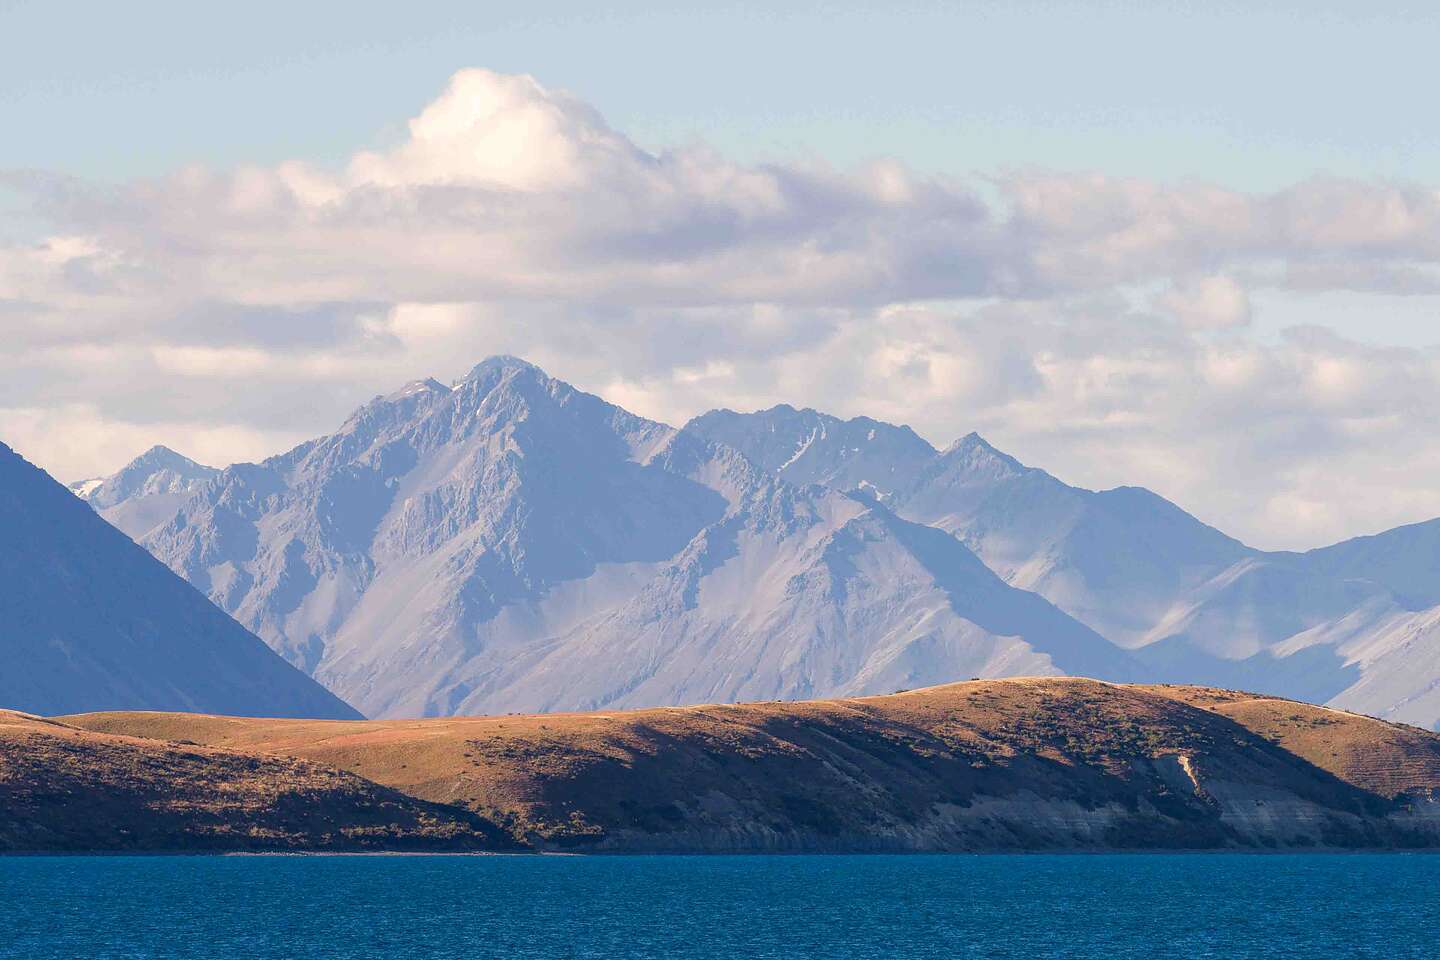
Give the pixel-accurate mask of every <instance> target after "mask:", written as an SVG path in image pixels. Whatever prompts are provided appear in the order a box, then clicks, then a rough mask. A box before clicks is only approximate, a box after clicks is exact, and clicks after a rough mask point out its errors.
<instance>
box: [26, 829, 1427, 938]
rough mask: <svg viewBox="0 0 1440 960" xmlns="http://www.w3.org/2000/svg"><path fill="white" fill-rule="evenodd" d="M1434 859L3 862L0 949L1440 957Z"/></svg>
mask: <svg viewBox="0 0 1440 960" xmlns="http://www.w3.org/2000/svg"><path fill="white" fill-rule="evenodd" d="M1437 950H1440V856H1431V855H1395V854H1374V855H1369V854H1353V855H1294V856H1292V855H1224V854H1220V855H1208V854H1184V855H1094V856H1087V855H1079V856H1042V855H1021V856H775V857H760V856H754V857H718V856H710V857H639V856H631V857H551V856H547V857H539V856H520V857H429V856H424V857H405V856H395V857H13V858H0V956H3V957H5V958H7V960H8V958H11V957H15V958H25V960H45V958H65V960H72V958H86V960H98V958H111V957H113V958H122V957H123V958H126V960H150V958H172V957H184V958H207V960H209V958H213V960H222V958H223V960H229V958H244V960H250V958H255V960H260V958H264V960H272V958H273V960H301V958H312V957H314V958H320V957H324V958H340V960H344V958H358V957H367V958H368V957H385V958H397V960H409V958H427V960H430V958H472V957H474V958H482V957H483V958H489V957H495V958H506V960H528V958H545V960H558V958H612V957H613V958H650V957H654V958H665V960H687V958H699V957H726V958H770V957H775V958H780V957H785V958H802V960H808V958H816V960H819V958H877V960H879V958H884V960H892V958H908V957H916V958H930V957H935V958H942V957H943V958H957V957H975V958H1017V960H1018V958H1026V960H1030V958H1042V957H1043V958H1051V957H1055V958H1074V960H1088V958H1096V960H1123V958H1131V957H1134V958H1151V960H1153V958H1156V957H1184V958H1187V960H1195V958H1208V957H1213V958H1217V960H1220V958H1223V960H1236V958H1244V957H1257V958H1258V957H1266V958H1269V957H1281V958H1285V960H1305V958H1317V960H1318V958H1325V960H1333V958H1337V957H1346V958H1359V957H1376V958H1381V957H1383V958H1386V960H1397V958H1408V957H1415V958H1420V957H1426V958H1429V957H1435V956H1437Z"/></svg>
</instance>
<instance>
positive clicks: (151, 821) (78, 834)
mask: <svg viewBox="0 0 1440 960" xmlns="http://www.w3.org/2000/svg"><path fill="white" fill-rule="evenodd" d="M508 845H509V844H508V841H507V838H505V837H504V836H503V835H501V834H500V833H499V832H498V831H496V830H495V828H494V827H493V826H491V825H490V824H487V823H486V822H485V821H483V820H482V819H480V818H478V817H475V816H473V815H470V814H468V813H466V812H465V811H462V810H459V809H456V808H454V807H441V806H438V805H436V804H430V803H425V802H424V801H421V800H416V799H415V798H413V797H408V796H406V795H404V794H403V793H400V792H399V791H397V790H394V789H391V788H389V787H382V786H380V785H378V784H375V783H372V782H370V781H369V780H365V779H363V778H361V777H357V776H355V775H354V774H350V773H345V772H342V771H339V770H331V769H327V768H325V767H322V766H320V765H318V764H315V763H312V762H309V761H305V760H295V759H290V758H286V757H273V756H263V757H261V756H253V755H250V754H243V753H234V752H230V751H226V750H217V749H214V748H212V747H204V746H199V745H196V744H184V743H171V742H163V741H156V740H148V739H136V738H133V737H124V736H116V735H112V734H103V733H93V732H90V731H86V730H80V729H77V728H75V727H71V726H67V725H65V724H63V723H57V722H56V721H53V720H45V719H42V718H40V717H36V716H32V715H30V714H24V713H15V712H13V711H9V710H0V853H3V852H5V851H35V850H50V851H85V850H113V851H145V850H192V851H221V850H257V851H260V850H271V851H274V850H411V849H413V850H432V849H445V850H454V849H494V848H500V849H504V848H505V847H506V846H508Z"/></svg>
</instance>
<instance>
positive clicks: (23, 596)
mask: <svg viewBox="0 0 1440 960" xmlns="http://www.w3.org/2000/svg"><path fill="white" fill-rule="evenodd" d="M0 584H3V586H0V659H3V662H4V668H3V669H0V705H3V706H4V707H7V708H14V709H21V710H27V711H32V712H45V713H63V712H66V711H74V710H97V709H152V710H197V711H210V712H225V713H236V714H242V715H249V716H276V715H280V716H311V717H337V718H347V717H358V716H359V714H357V713H356V712H355V711H354V710H352V709H351V708H350V707H348V706H347V705H346V704H344V703H343V702H341V701H340V700H339V699H337V698H336V697H335V696H334V695H333V694H331V693H330V692H329V691H327V690H326V689H325V688H323V687H322V686H320V685H319V684H318V683H316V682H315V681H314V680H311V679H310V678H309V677H307V676H305V675H304V674H302V673H301V672H299V671H298V670H296V669H295V668H293V667H292V666H290V665H289V664H288V663H286V662H285V661H284V660H282V659H281V658H280V657H277V656H276V655H275V654H274V652H272V651H271V650H270V649H269V648H267V647H266V646H265V644H264V643H262V642H261V641H260V640H259V639H257V638H256V637H255V636H254V635H253V634H251V633H249V632H248V631H246V630H245V629H244V628H243V627H241V626H240V625H239V624H238V623H236V622H235V621H234V620H232V619H230V617H228V616H226V615H225V614H224V612H222V611H220V610H218V609H216V608H215V606H214V604H212V603H210V602H209V601H208V600H206V599H205V598H204V597H203V596H201V595H200V594H199V593H197V592H196V591H195V589H194V588H193V587H191V586H190V585H189V584H187V583H186V582H185V581H184V580H182V579H180V578H179V577H177V576H176V575H175V574H174V573H172V572H171V571H170V570H167V569H166V568H165V566H164V564H162V563H160V562H158V561H157V560H156V559H155V558H154V557H152V556H151V555H150V554H148V553H146V552H145V551H144V550H143V549H141V548H140V547H138V546H136V545H135V543H134V542H132V541H131V540H130V539H129V538H128V537H126V536H125V535H124V534H123V533H121V532H119V531H118V530H116V529H115V528H114V527H112V526H110V524H108V523H106V522H105V521H104V520H102V519H101V518H100V517H98V516H97V515H96V514H95V512H94V511H93V510H91V509H90V507H88V506H86V505H85V504H84V503H83V502H81V501H80V500H78V499H76V498H75V497H74V496H73V495H71V494H70V493H69V492H68V491H67V490H66V489H65V488H64V487H62V486H61V485H60V484H58V483H56V482H55V481H54V480H52V479H51V478H50V477H49V476H48V475H47V474H46V473H45V472H44V471H42V470H40V469H39V468H37V467H35V466H33V465H31V464H30V463H27V462H26V461H25V460H24V459H22V458H21V457H20V456H19V455H18V454H16V453H15V452H14V451H13V450H11V449H10V448H9V447H7V446H5V445H4V444H0Z"/></svg>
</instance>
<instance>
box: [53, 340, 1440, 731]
mask: <svg viewBox="0 0 1440 960" xmlns="http://www.w3.org/2000/svg"><path fill="white" fill-rule="evenodd" d="M75 492H76V493H77V494H78V495H80V496H82V497H83V498H85V499H86V500H88V501H89V502H90V503H91V504H92V506H94V507H95V508H96V510H98V511H99V512H100V513H101V515H102V516H104V517H106V518H107V519H109V520H110V521H111V522H112V523H114V524H116V525H117V526H118V527H120V529H122V530H125V531H126V532H127V533H129V534H130V535H132V536H134V537H136V538H137V540H138V541H139V542H140V543H141V545H143V546H144V547H145V548H146V549H148V550H149V551H150V552H151V553H152V554H154V555H155V556H156V557H158V558H159V559H160V560H162V561H163V562H164V563H165V564H167V565H168V566H169V567H170V568H171V569H172V570H174V571H175V572H176V573H178V574H180V575H181V576H183V577H184V578H185V579H187V580H189V581H190V583H192V584H193V585H194V586H195V587H196V588H198V589H199V590H200V591H201V592H203V593H205V594H206V595H208V596H209V597H210V598H211V600H213V601H214V602H215V604H217V605H218V606H219V607H220V608H222V609H223V610H225V611H226V612H228V613H230V614H231V615H232V616H234V617H235V618H236V619H237V620H239V622H240V623H241V624H242V625H244V626H245V627H246V628H248V629H249V630H251V631H253V632H254V633H255V634H257V635H258V636H260V637H261V638H262V639H264V640H265V641H266V642H267V643H268V644H269V645H270V646H271V647H272V648H274V649H275V650H276V651H278V652H279V653H280V654H282V655H283V656H284V657H285V658H286V659H288V660H289V661H290V662H291V663H293V664H295V665H296V666H297V667H299V668H300V669H302V670H304V671H305V672H307V673H309V674H310V675H312V676H313V677H315V678H316V679H317V680H319V681H321V682H322V683H324V684H325V685H326V686H327V687H328V688H329V689H331V690H332V691H334V692H335V693H336V694H338V695H339V696H341V697H342V698H343V699H345V700H346V701H348V702H349V703H351V704H353V705H354V706H356V707H357V708H359V709H360V710H361V711H362V712H364V713H365V714H367V715H369V716H375V717H385V716H420V715H445V714H455V713H477V712H506V711H556V710H585V709H606V708H612V707H632V706H653V705H661V704H684V703H699V702H715V701H735V700H742V699H744V700H768V699H795V698H803V697H825V696H850V695H857V694H868V693H881V692H890V691H893V690H895V689H900V688H908V687H916V686H923V685H928V684H933V683H940V682H946V681H951V680H955V679H964V678H967V677H971V676H1008V675H1019V674H1030V675H1034V674H1077V675H1086V676H1092V677H1097V678H1101V679H1112V680H1150V681H1161V682H1187V683H1208V684H1215V685H1225V686H1241V687H1245V688H1248V689H1254V690H1261V691H1266V692H1270V693H1275V694H1279V695H1285V696H1291V697H1297V698H1300V699H1307V700H1312V701H1315V702H1325V703H1330V704H1332V705H1336V706H1341V707H1345V708H1348V709H1353V710H1358V711H1362V712H1366V713H1371V714H1375V715H1379V716H1384V717H1386V718H1388V719H1392V720H1400V721H1405V722H1410V723H1415V724H1419V725H1423V726H1427V727H1434V726H1436V724H1437V722H1440V638H1437V634H1436V633H1435V632H1434V631H1435V629H1436V624H1437V623H1440V521H1432V522H1430V523H1425V524H1418V525H1414V526H1410V527H1403V528H1399V529H1396V530H1392V531H1388V532H1385V533H1382V534H1379V535H1377V536H1374V537H1366V538H1359V539H1356V540H1350V541H1346V542H1344V543H1341V544H1336V545H1334V546H1331V547H1326V548H1322V549H1319V550H1314V551H1310V552H1308V553H1277V552H1266V551H1260V550H1256V549H1253V548H1251V547H1248V546H1247V545H1245V544H1243V543H1241V542H1240V541H1238V540H1236V539H1234V538H1231V537H1229V536H1226V535H1225V534H1223V533H1221V532H1220V531H1218V530H1216V529H1214V528H1213V527H1210V526H1207V525H1206V524H1204V523H1202V522H1200V521H1199V520H1197V519H1195V518H1194V517H1192V516H1190V515H1189V514H1187V513H1186V512H1185V511H1183V510H1182V509H1180V508H1179V507H1177V506H1176V505H1175V504H1173V503H1170V502H1169V501H1167V500H1165V499H1164V498H1162V497H1160V496H1157V495H1156V494H1154V493H1151V492H1149V491H1147V490H1144V489H1141V488H1135V487H1120V488H1116V489H1113V490H1105V491H1091V490H1085V489H1081V488H1078V487H1074V486H1071V485H1068V484H1066V483H1064V482H1062V481H1060V480H1059V479H1057V478H1055V477H1053V476H1051V475H1050V474H1048V473H1046V472H1045V471H1043V470H1040V469H1037V468H1034V467H1029V466H1026V465H1024V464H1021V463H1020V462H1018V461H1017V460H1015V459H1014V458H1013V457H1010V456H1008V455H1006V454H1004V453H1003V452H1001V451H999V450H997V449H995V448H994V447H992V446H991V445H990V444H988V443H987V442H986V441H985V440H984V439H982V438H981V437H979V436H978V435H975V434H971V435H969V436H966V437H964V438H962V439H960V440H958V441H957V442H956V443H954V444H953V445H951V446H950V447H948V448H946V449H944V450H938V449H936V448H934V447H932V446H931V445H930V444H929V443H928V442H926V441H925V440H924V439H923V438H921V437H919V436H918V435H917V434H915V433H914V432H913V431H911V430H910V429H909V428H907V427H903V426H895V425H891V424H887V423H883V422H880V421H876V420H871V419H869V418H864V417H861V418H856V419H852V420H841V419H839V418H836V417H832V416H829V415H826V414H823V413H819V412H816V411H813V410H796V409H794V408H792V407H789V406H779V407H774V408H772V409H769V410H764V411H759V412H756V413H748V414H745V413H735V412H732V411H713V412H711V413H707V414H705V415H703V416H700V417H697V418H696V419H694V420H692V421H691V422H689V423H688V424H686V425H684V426H683V427H681V428H679V429H676V428H674V427H671V426H668V425H665V424H661V423H657V422H654V421H650V420H646V419H644V418H641V417H638V416H635V415H633V414H630V413H628V412H626V411H625V410H623V409H621V408H619V407H616V406H614V405H612V404H609V403H606V402H605V401H603V400H601V399H600V398H598V397H595V396H592V395H590V394H587V393H584V392H583V391H580V390H577V389H575V388H573V387H571V386H570V385H568V384H566V383H564V382H562V381H559V380H556V379H554V378H552V377H549V376H548V375H546V374H545V373H544V372H543V371H541V370H539V369H538V368H536V367H534V366H532V365H530V364H528V363H525V362H524V361H521V360H517V359H514V358H509V357H497V358H491V359H490V360H487V361H485V362H483V363H481V364H479V365H478V366H476V367H475V368H474V369H473V370H472V371H471V372H470V374H469V375H467V376H466V377H464V378H462V379H461V380H459V381H457V382H455V383H453V384H451V385H449V386H447V385H444V384H441V383H439V382H438V381H435V380H422V381H417V382H415V383H411V384H409V385H407V386H405V387H403V388H402V389H400V390H399V391H397V392H395V393H393V394H390V395H388V396H384V397H377V398H375V399H374V400H373V401H371V402H370V403H368V404H366V405H365V406H364V407H362V408H361V409H359V410H357V411H356V412H355V413H354V414H353V415H352V416H351V417H350V418H349V419H348V420H347V421H346V422H345V424H343V425H342V426H341V428H340V429H339V430H338V431H336V432H335V433H333V434H331V435H329V436H325V437H320V438H317V439H315V440H312V441H309V442H306V443H304V444H301V445H300V446H299V447H296V448H295V449H294V450H291V451H289V452H287V453H284V454H281V455H279V456H276V457H272V458H270V459H269V460H266V461H264V462H262V463H258V464H235V465H233V466H230V467H227V468H225V469H223V470H214V469H212V468H209V467H203V466H201V465H199V464H195V463H193V462H192V461H189V460H187V459H185V458H184V457H181V456H180V455H178V454H175V453H173V452H171V451H168V450H165V449H164V448H156V449H154V450H151V451H149V452H148V453H146V454H145V455H144V456H142V457H141V458H140V459H139V460H137V461H135V462H134V463H132V464H130V465H129V466H127V467H126V468H125V469H124V470H122V471H121V472H120V473H118V474H116V475H115V476H113V477H109V478H101V479H99V480H96V481H88V482H86V483H85V484H83V485H77V487H76V488H75Z"/></svg>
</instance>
